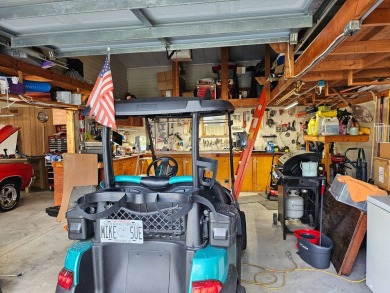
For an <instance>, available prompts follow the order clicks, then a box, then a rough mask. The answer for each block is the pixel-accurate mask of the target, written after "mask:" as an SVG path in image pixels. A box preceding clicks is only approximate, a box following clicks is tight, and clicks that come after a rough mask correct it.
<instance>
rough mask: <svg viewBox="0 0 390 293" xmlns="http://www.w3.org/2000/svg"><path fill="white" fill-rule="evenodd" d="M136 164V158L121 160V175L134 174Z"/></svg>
mask: <svg viewBox="0 0 390 293" xmlns="http://www.w3.org/2000/svg"><path fill="white" fill-rule="evenodd" d="M136 164H137V158H135V157H134V158H130V159H125V160H124V161H123V164H122V166H123V168H122V174H123V175H134V174H135V167H136Z"/></svg>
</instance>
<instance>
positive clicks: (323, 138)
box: [303, 135, 370, 143]
mask: <svg viewBox="0 0 390 293" xmlns="http://www.w3.org/2000/svg"><path fill="white" fill-rule="evenodd" d="M303 139H304V140H305V141H314V142H322V143H331V142H367V141H369V139H370V136H369V135H304V136H303Z"/></svg>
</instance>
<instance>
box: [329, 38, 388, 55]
mask: <svg viewBox="0 0 390 293" xmlns="http://www.w3.org/2000/svg"><path fill="white" fill-rule="evenodd" d="M389 47H390V40H370V41H355V42H344V43H343V44H341V45H340V46H338V47H337V48H336V49H334V50H333V51H332V52H331V53H330V55H350V54H372V53H387V52H389Z"/></svg>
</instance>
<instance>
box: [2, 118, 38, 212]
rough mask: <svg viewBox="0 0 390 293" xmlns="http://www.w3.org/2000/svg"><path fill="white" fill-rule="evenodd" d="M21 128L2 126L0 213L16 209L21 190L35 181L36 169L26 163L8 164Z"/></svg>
mask: <svg viewBox="0 0 390 293" xmlns="http://www.w3.org/2000/svg"><path fill="white" fill-rule="evenodd" d="M19 129H20V128H16V127H13V126H11V125H5V126H4V125H0V150H1V151H0V154H2V157H3V159H1V161H2V162H1V164H0V212H7V211H10V210H12V209H14V208H15V207H16V206H17V204H18V203H19V200H20V190H21V189H25V188H27V187H29V186H30V184H31V183H32V180H33V179H34V169H33V167H32V166H31V165H30V164H26V163H23V162H21V163H7V162H6V160H8V159H9V157H14V156H15V155H8V154H7V153H8V152H7V151H10V152H12V151H14V150H15V149H16V141H17V133H18V130H19ZM3 152H4V153H3Z"/></svg>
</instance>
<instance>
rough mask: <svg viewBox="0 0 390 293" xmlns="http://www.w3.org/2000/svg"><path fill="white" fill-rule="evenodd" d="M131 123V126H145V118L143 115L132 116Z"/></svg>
mask: <svg viewBox="0 0 390 293" xmlns="http://www.w3.org/2000/svg"><path fill="white" fill-rule="evenodd" d="M130 125H131V126H137V127H143V126H144V118H142V117H131V118H130Z"/></svg>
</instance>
